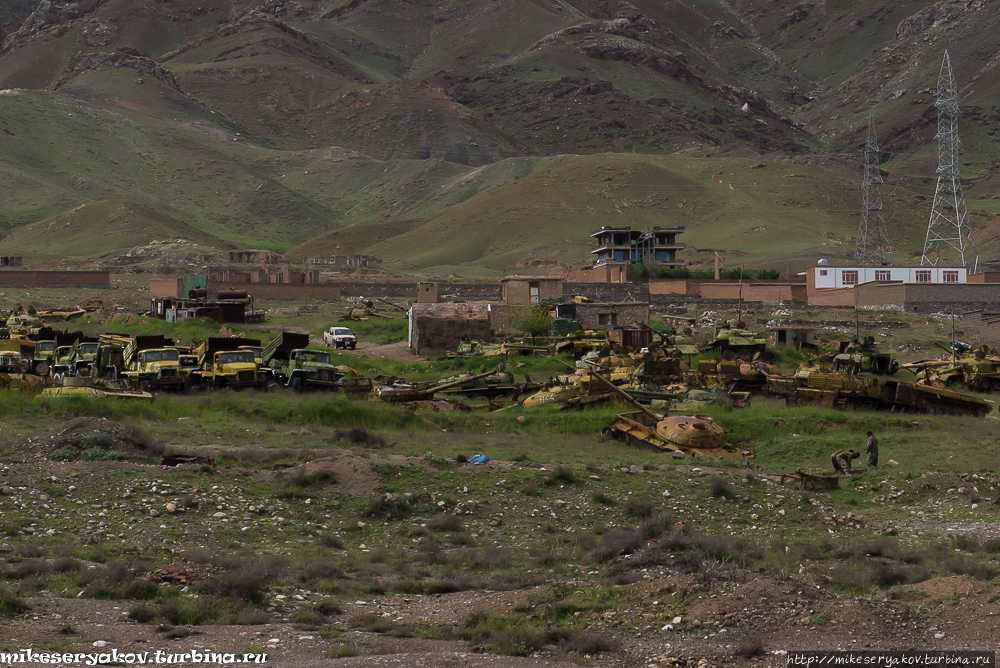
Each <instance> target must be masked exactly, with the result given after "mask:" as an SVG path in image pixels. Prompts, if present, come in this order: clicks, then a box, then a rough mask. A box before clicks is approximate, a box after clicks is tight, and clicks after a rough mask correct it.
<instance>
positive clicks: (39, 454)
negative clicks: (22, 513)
mask: <svg viewBox="0 0 1000 668" xmlns="http://www.w3.org/2000/svg"><path fill="white" fill-rule="evenodd" d="M95 434H96V435H95ZM88 445H89V446H93V447H100V448H103V449H105V450H111V451H115V452H123V453H125V454H126V455H140V456H141V455H149V454H153V453H155V452H158V450H157V449H156V446H155V444H154V442H153V439H152V438H150V437H149V436H148V435H146V434H144V433H143V432H141V431H139V430H138V429H135V428H133V427H126V426H123V425H120V424H118V423H117V422H114V421H112V420H107V419H105V418H95V417H79V418H74V419H72V420H69V421H67V422H63V423H62V424H61V425H59V426H58V427H53V428H52V429H50V430H48V431H47V432H45V433H43V434H41V435H39V436H32V437H29V438H28V439H27V440H25V441H23V442H21V443H20V444H18V445H16V446H14V452H15V453H17V454H19V455H21V456H22V457H25V459H28V458H34V459H41V458H43V457H47V456H48V455H50V454H51V453H52V452H54V451H56V450H59V449H60V448H64V447H66V446H73V447H78V448H80V449H86V447H87V446H88Z"/></svg>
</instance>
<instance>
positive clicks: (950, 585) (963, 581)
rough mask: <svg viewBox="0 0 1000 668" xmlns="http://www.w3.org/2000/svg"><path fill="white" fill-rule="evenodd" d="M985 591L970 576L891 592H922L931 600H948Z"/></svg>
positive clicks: (943, 579) (920, 584)
mask: <svg viewBox="0 0 1000 668" xmlns="http://www.w3.org/2000/svg"><path fill="white" fill-rule="evenodd" d="M983 589H984V585H983V583H982V582H980V581H978V580H976V579H975V578H972V577H969V576H968V575H953V576H951V577H946V578H931V579H930V580H925V581H923V582H918V583H916V584H911V585H896V586H895V587H893V588H892V589H891V590H890V591H893V592H899V593H907V594H912V593H915V592H920V595H921V596H923V594H927V597H928V598H929V599H931V600H933V599H941V600H946V599H950V598H955V597H960V598H961V597H965V596H972V595H973V594H977V593H979V592H980V591H982V590H983Z"/></svg>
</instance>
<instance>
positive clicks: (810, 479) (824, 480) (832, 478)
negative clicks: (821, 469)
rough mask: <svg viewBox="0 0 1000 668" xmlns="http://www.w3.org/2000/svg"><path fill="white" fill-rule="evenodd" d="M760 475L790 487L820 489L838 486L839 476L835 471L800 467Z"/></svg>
mask: <svg viewBox="0 0 1000 668" xmlns="http://www.w3.org/2000/svg"><path fill="white" fill-rule="evenodd" d="M761 477H762V478H767V479H768V480H770V481H771V482H776V483H778V484H779V485H783V486H785V487H791V488H792V489H803V490H820V489H836V488H838V487H840V476H838V475H837V474H836V473H808V472H806V471H803V470H802V469H795V473H777V474H767V473H765V474H761Z"/></svg>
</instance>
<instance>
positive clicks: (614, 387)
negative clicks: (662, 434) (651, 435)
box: [590, 371, 663, 422]
mask: <svg viewBox="0 0 1000 668" xmlns="http://www.w3.org/2000/svg"><path fill="white" fill-rule="evenodd" d="M590 375H591V376H593V377H594V378H596V379H597V380H599V381H601V382H602V383H604V384H605V385H607V386H608V387H610V388H611V389H612V390H614V391H615V393H617V394H618V395H619V396H620V397H621V398H622V399H624V400H625V401H627V402H629V403H630V404H632V405H633V406H635V407H636V408H638V409H639V410H641V411H642V412H643V413H645V414H646V416H647V417H649V418H650V419H651V420H653V421H655V422H659V421H660V420H662V419H663V416H662V415H657V414H656V413H654V412H653V411H651V410H649V409H648V408H646V407H645V406H643V405H642V404H640V403H639V402H638V401H636V399H635V397H633V396H632V395H631V394H629V393H628V392H626V391H625V390H623V389H621V388H620V387H618V386H617V385H615V384H614V383H612V382H611V381H610V380H608V379H607V378H605V377H604V376H602V375H601V374H599V373H596V372H594V371H591V372H590Z"/></svg>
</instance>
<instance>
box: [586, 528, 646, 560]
mask: <svg viewBox="0 0 1000 668" xmlns="http://www.w3.org/2000/svg"><path fill="white" fill-rule="evenodd" d="M640 547H642V537H641V536H640V535H639V534H638V533H636V532H635V531H622V530H616V531H609V532H608V533H606V534H604V535H603V536H601V542H600V543H599V544H598V546H597V547H596V548H595V549H594V550H593V551H592V552H591V553H590V554H588V555H587V560H588V561H591V562H602V561H609V560H611V559H614V558H615V557H617V556H619V555H622V554H629V553H632V552H635V551H636V550H638V549H639V548H640Z"/></svg>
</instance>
